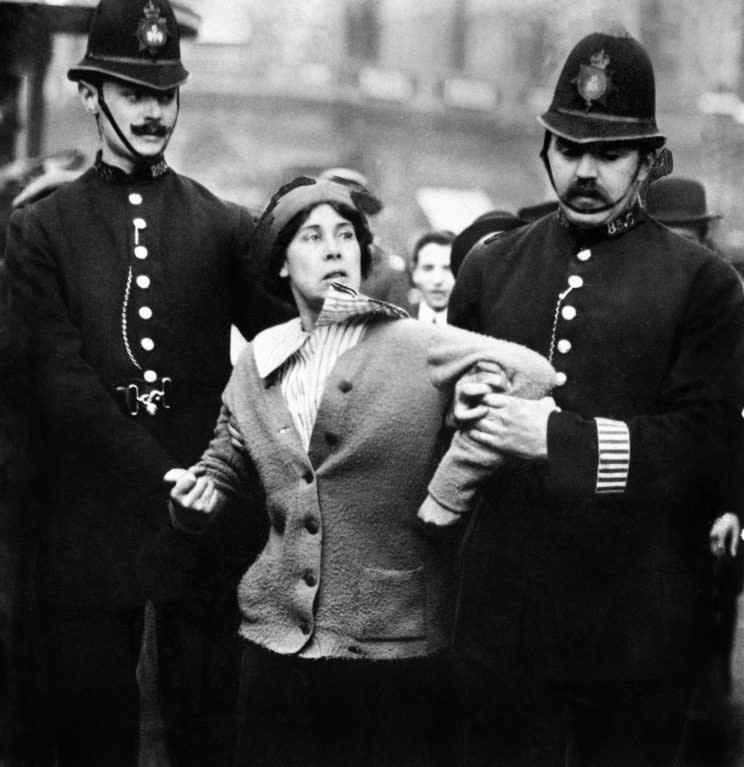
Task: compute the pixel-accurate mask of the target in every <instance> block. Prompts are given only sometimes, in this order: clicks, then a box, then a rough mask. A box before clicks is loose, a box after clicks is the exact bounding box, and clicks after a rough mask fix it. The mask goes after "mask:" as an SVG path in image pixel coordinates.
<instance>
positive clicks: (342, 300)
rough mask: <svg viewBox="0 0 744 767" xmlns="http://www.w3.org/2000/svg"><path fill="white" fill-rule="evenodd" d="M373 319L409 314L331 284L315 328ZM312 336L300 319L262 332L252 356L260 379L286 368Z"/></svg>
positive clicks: (401, 316)
mask: <svg viewBox="0 0 744 767" xmlns="http://www.w3.org/2000/svg"><path fill="white" fill-rule="evenodd" d="M374 316H377V317H388V318H389V319H395V320H399V319H403V318H405V317H408V313H407V312H406V311H404V310H403V309H401V308H400V307H398V306H394V305H393V304H388V303H386V302H385V301H378V300H377V299H375V298H368V297H367V296H365V295H362V294H361V293H357V291H356V290H354V289H353V288H350V287H348V286H347V285H342V284H341V283H339V282H332V283H331V286H330V288H329V290H328V295H327V296H326V299H325V301H324V302H323V308H322V309H321V312H320V314H319V315H318V319H317V320H316V321H315V327H316V328H320V327H324V326H326V325H337V324H341V323H343V322H348V321H350V320H353V319H355V318H359V319H360V320H361V319H369V318H371V317H374ZM310 335H311V334H310V333H306V332H305V331H304V330H303V329H302V323H301V321H300V318H299V317H295V318H294V319H291V320H289V321H288V322H283V323H282V324H281V325H274V326H273V327H270V328H267V329H266V330H263V331H261V332H260V333H259V334H258V335H257V336H256V337H255V338H254V339H253V356H254V358H255V360H256V367H257V368H258V374H259V375H260V376H261V378H267V377H268V376H270V375H271V374H272V373H273V372H274V371H275V370H276V369H277V368H279V367H280V366H281V365H283V364H284V362H286V361H287V360H288V359H289V358H290V357H291V356H292V355H293V354H294V353H295V352H296V351H297V350H298V349H299V348H300V347H301V346H302V345H303V344H304V343H305V341H307V339H308V338H309V337H310Z"/></svg>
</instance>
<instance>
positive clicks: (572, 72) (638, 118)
mask: <svg viewBox="0 0 744 767" xmlns="http://www.w3.org/2000/svg"><path fill="white" fill-rule="evenodd" d="M538 120H539V122H540V123H541V124H542V125H543V126H544V127H545V128H546V129H547V130H548V131H550V132H551V133H553V134H555V135H556V136H560V137H561V138H564V139H567V140H568V141H573V142H575V143H579V144H582V143H589V142H593V141H634V142H638V141H650V142H651V143H652V144H655V145H656V146H657V147H661V146H662V145H663V144H664V141H665V137H664V135H663V134H662V133H661V132H660V131H659V127H658V125H657V124H656V86H655V83H654V70H653V67H652V65H651V60H650V59H649V57H648V54H647V53H646V51H645V50H644V49H643V47H642V46H641V44H640V43H639V42H638V41H637V40H635V39H634V38H632V37H631V36H630V35H628V34H627V33H626V32H622V33H620V34H604V33H594V34H591V35H588V36H587V37H585V38H584V39H583V40H581V41H580V42H579V43H578V44H577V45H576V46H575V47H574V49H573V50H572V51H571V53H570V54H569V55H568V58H567V59H566V63H565V65H564V67H563V70H562V71H561V74H560V77H559V78H558V84H557V85H556V88H555V94H554V95H553V102H552V103H551V105H550V108H549V109H548V111H547V112H545V114H543V115H542V116H540V117H539V118H538Z"/></svg>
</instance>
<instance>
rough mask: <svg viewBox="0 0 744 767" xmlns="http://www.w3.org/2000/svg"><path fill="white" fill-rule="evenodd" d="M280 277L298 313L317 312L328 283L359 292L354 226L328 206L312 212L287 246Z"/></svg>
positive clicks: (359, 264) (359, 257)
mask: <svg viewBox="0 0 744 767" xmlns="http://www.w3.org/2000/svg"><path fill="white" fill-rule="evenodd" d="M280 275H281V276H282V277H289V285H290V288H291V289H292V294H293V295H294V299H295V301H296V303H297V308H298V309H300V312H302V309H303V307H306V308H310V309H313V310H315V311H319V310H320V308H321V307H322V305H323V301H324V300H325V297H326V293H327V292H328V286H329V285H330V284H331V282H341V283H343V284H344V285H348V286H349V287H351V288H354V290H359V285H360V284H361V281H362V255H361V249H360V247H359V241H358V240H357V238H356V232H355V231H354V225H353V224H352V223H351V222H350V221H349V220H347V219H345V218H343V216H340V215H339V214H338V213H337V212H336V211H335V210H334V209H333V208H332V207H331V206H330V205H327V204H325V203H324V204H322V205H318V206H317V207H316V208H313V210H312V211H311V212H310V215H309V216H308V217H307V219H306V220H305V221H304V222H303V223H302V225H301V226H300V228H299V229H298V230H297V234H295V236H294V238H293V239H292V241H291V242H290V243H289V245H288V246H287V254H286V257H285V261H284V265H283V266H282V269H281V271H280Z"/></svg>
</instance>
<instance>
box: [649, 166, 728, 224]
mask: <svg viewBox="0 0 744 767" xmlns="http://www.w3.org/2000/svg"><path fill="white" fill-rule="evenodd" d="M646 212H647V213H648V214H649V215H650V216H652V217H653V218H655V219H656V220H657V221H661V223H662V224H670V225H674V224H680V225H684V224H705V223H707V222H708V221H714V220H716V219H718V218H721V216H720V215H718V214H716V213H709V212H708V207H707V204H706V200H705V187H704V186H703V185H702V184H701V183H700V182H699V181H695V179H692V178H674V177H672V178H662V179H660V180H659V181H655V182H654V183H653V184H651V185H650V186H649V188H648V192H647V193H646Z"/></svg>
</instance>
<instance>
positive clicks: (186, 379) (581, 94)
mask: <svg viewBox="0 0 744 767" xmlns="http://www.w3.org/2000/svg"><path fill="white" fill-rule="evenodd" d="M68 78H69V79H70V80H71V81H72V82H74V83H76V84H77V88H78V92H79V95H80V100H81V104H82V108H83V109H85V110H86V112H88V113H89V114H90V115H91V119H94V120H95V122H96V124H97V126H98V133H99V138H100V146H99V150H98V154H97V155H96V159H95V162H94V163H93V165H92V167H89V168H81V169H77V170H70V169H60V168H59V167H55V168H53V169H52V171H53V172H51V173H47V174H45V175H44V176H42V177H41V178H39V179H37V180H36V181H35V182H33V183H32V184H30V185H29V186H28V187H27V188H26V189H25V190H23V191H22V192H21V194H20V195H19V196H18V197H17V198H16V199H15V200H14V203H13V207H14V210H13V213H12V215H11V217H10V222H9V226H8V229H7V244H6V249H5V259H4V264H3V267H4V271H3V272H2V304H1V306H2V311H0V321H1V323H2V325H1V327H0V342H1V345H0V352H1V357H0V369H2V371H3V387H2V400H1V402H0V406H1V407H2V411H1V412H2V426H3V431H2V433H0V446H2V448H3V453H2V454H1V455H0V459H1V460H2V471H3V475H2V476H3V485H2V487H1V488H0V489H1V490H2V495H0V502H1V503H2V509H1V510H2V517H3V534H4V539H5V541H6V542H7V547H6V552H5V554H6V560H7V561H6V563H5V571H6V576H7V578H8V579H9V585H8V588H7V593H8V594H9V595H10V596H9V601H8V603H7V604H6V605H5V614H6V616H7V623H6V625H5V626H3V627H2V628H3V634H4V636H3V651H4V657H3V658H2V661H3V666H2V668H3V671H4V675H5V677H4V679H3V680H0V681H2V684H3V690H4V693H5V695H4V698H3V704H4V705H3V710H4V715H5V729H4V732H3V733H2V749H3V756H4V757H5V758H6V759H7V761H8V763H9V764H11V765H13V766H14V767H15V765H49V766H50V767H51V765H55V764H56V765H58V767H68V765H69V766H70V767H71V766H73V765H74V767H84V765H104V766H106V767H108V766H109V765H112V766H113V765H126V766H127V767H131V766H132V765H133V764H134V763H135V760H136V758H137V751H138V738H139V732H140V726H141V697H142V688H143V686H145V687H146V686H147V685H148V684H152V685H154V687H155V689H156V691H157V697H158V700H159V705H160V708H161V710H162V719H163V726H164V733H165V740H166V744H167V751H168V759H169V761H170V763H171V764H172V765H174V767H178V766H179V765H216V766H217V767H219V766H220V765H230V764H232V765H236V767H262V766H264V765H265V766H266V767H271V766H277V767H278V766H279V765H282V766H285V765H288V766H291V765H297V766H298V767H300V766H304V765H307V766H308V767H315V766H316V765H317V767H321V765H322V766H323V767H329V766H332V765H344V766H345V767H346V766H348V765H362V767H364V765H369V767H372V766H373V765H375V766H377V765H390V766H391V767H392V766H393V765H401V766H405V767H407V766H408V765H422V766H424V765H426V766H427V767H429V766H433V765H441V766H442V767H445V766H454V765H458V767H481V766H482V767H486V765H500V766H503V767H512V766H514V767H519V766H521V765H529V766H530V767H543V766H545V767H548V766H550V767H558V765H566V766H568V767H631V765H632V767H642V766H643V765H648V766H649V767H651V766H654V767H661V766H662V765H673V764H675V763H676V760H677V759H678V758H679V752H680V747H681V744H682V739H683V734H684V730H685V723H686V722H687V721H689V718H690V716H691V712H694V711H696V710H697V711H700V710H703V711H704V710H705V709H706V708H707V707H710V706H713V705H716V704H717V703H718V702H720V701H721V700H725V699H726V697H727V696H728V695H730V693H731V688H732V668H731V663H732V650H733V645H734V640H735V632H736V625H737V607H736V606H737V600H738V597H739V594H740V592H741V589H742V573H743V572H744V570H743V568H742V555H741V553H740V542H741V535H742V530H741V516H742V508H744V506H742V503H743V502H744V498H742V495H741V490H742V489H743V487H744V485H743V483H742V479H744V466H742V459H744V451H742V413H743V412H744V411H743V410H742V408H744V292H743V291H742V284H741V280H740V278H739V276H738V275H737V273H736V271H735V270H734V269H733V268H732V267H731V266H730V265H729V264H727V263H726V262H725V261H724V260H723V259H722V258H720V257H719V256H718V255H716V253H715V242H714V240H713V238H712V236H711V231H712V230H711V225H712V224H713V222H715V220H716V219H717V218H719V216H717V215H716V214H715V213H714V212H711V211H709V210H708V208H707V202H706V193H705V189H704V187H703V185H702V184H701V183H699V182H698V181H696V180H694V179H689V178H682V177H678V176H676V175H674V174H673V173H672V164H673V163H672V161H671V153H670V151H669V148H668V147H667V137H666V136H665V135H664V134H663V133H662V132H661V130H660V128H659V126H658V125H657V122H656V114H655V93H654V87H655V86H654V74H653V66H652V63H651V60H650V59H649V56H648V54H647V53H646V51H645V50H644V49H643V47H642V46H641V44H640V43H639V42H638V41H636V40H635V39H633V38H632V37H631V36H629V35H628V34H627V33H624V32H617V31H616V32H613V33H595V34H592V35H589V36H588V37H585V38H584V39H582V40H581V41H579V42H578V43H577V44H576V46H575V47H574V48H573V50H572V51H571V52H570V54H569V55H568V57H567V59H566V62H565V65H564V68H563V71H562V72H561V74H560V76H559V78H558V81H557V84H556V89H555V94H554V98H553V102H552V104H551V106H550V108H549V109H548V110H547V111H546V112H545V113H544V114H543V115H541V116H540V117H539V120H540V123H541V125H542V126H543V127H544V129H545V134H544V143H543V146H542V151H541V158H542V160H543V163H544V165H545V171H546V174H547V177H548V179H549V180H550V183H551V185H552V187H553V189H554V191H555V199H554V200H551V201H540V200H536V201H535V204H534V205H532V206H529V207H524V208H521V209H519V210H515V211H513V212H512V211H506V210H493V211H488V212H486V213H484V214H483V215H481V216H479V217H478V218H476V219H475V220H474V221H473V222H472V223H471V224H470V225H469V226H467V227H466V228H465V229H464V230H462V231H460V232H451V231H446V230H432V231H427V232H425V233H423V234H422V236H420V237H419V238H418V240H417V241H416V243H415V244H414V246H413V248H412V250H411V252H410V254H400V253H391V252H390V251H389V249H388V248H387V247H386V245H385V243H384V242H381V241H380V240H379V238H378V237H377V236H376V235H375V232H374V223H375V216H377V215H378V214H379V213H380V211H381V210H382V209H383V207H384V204H385V201H384V200H381V199H380V197H379V196H378V195H377V194H376V192H375V190H374V189H373V188H372V185H371V184H370V182H369V180H368V179H367V178H366V177H365V176H364V175H363V173H362V172H360V170H359V169H355V168H341V167H338V168H329V169H327V170H325V171H323V172H322V173H321V174H319V175H318V176H317V177H312V178H311V177H300V178H296V179H286V183H284V184H283V185H282V186H281V187H280V188H279V189H278V190H276V192H275V193H274V195H273V196H272V198H271V199H270V200H269V201H268V202H267V204H266V206H265V208H264V210H263V211H261V212H259V213H258V214H257V215H256V214H254V213H252V212H251V211H249V210H247V209H246V208H245V207H243V206H242V205H240V204H238V203H233V202H226V201H224V200H222V199H219V198H218V197H216V196H215V195H213V194H212V193H211V192H210V191H209V190H207V189H206V188H205V187H203V186H202V185H200V184H199V183H198V181H194V180H192V179H190V178H188V177H186V176H183V175H181V174H179V173H176V172H175V171H173V170H172V169H171V168H170V167H169V166H168V164H167V161H166V158H165V155H164V152H165V149H166V147H167V144H168V140H169V138H170V136H171V134H172V132H173V130H174V129H175V128H176V123H177V119H178V113H179V107H180V98H181V90H180V89H181V86H182V85H183V84H184V83H185V82H186V80H187V78H188V72H187V70H186V69H185V68H184V65H183V63H182V61H181V56H180V45H179V37H178V29H177V25H176V23H175V17H174V15H173V11H172V9H171V7H170V5H169V3H168V0H149V1H148V2H146V3H143V0H101V1H100V3H99V6H98V8H97V10H96V13H95V15H94V18H93V22H92V26H91V29H90V34H89V38H88V48H87V51H86V54H85V56H84V57H83V59H82V60H81V61H80V62H79V63H78V64H76V65H75V66H74V67H72V68H71V69H70V70H69V72H68ZM184 97H187V89H186V90H184ZM670 143H672V144H673V141H672V142H670ZM231 328H237V329H238V330H239V331H240V333H241V334H242V336H243V338H244V339H245V345H244V346H243V347H242V348H241V350H240V352H239V354H236V353H235V349H234V348H233V350H232V351H233V357H232V359H231ZM143 650H144V651H143ZM143 659H146V660H147V662H144V661H143Z"/></svg>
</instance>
